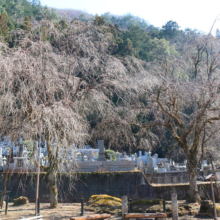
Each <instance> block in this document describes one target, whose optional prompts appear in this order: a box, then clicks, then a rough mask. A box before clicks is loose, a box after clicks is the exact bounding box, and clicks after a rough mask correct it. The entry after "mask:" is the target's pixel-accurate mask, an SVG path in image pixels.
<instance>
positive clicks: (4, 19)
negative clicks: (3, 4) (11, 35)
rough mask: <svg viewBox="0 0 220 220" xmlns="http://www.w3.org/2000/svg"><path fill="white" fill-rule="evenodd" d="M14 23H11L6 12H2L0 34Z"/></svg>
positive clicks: (11, 27) (6, 31)
mask: <svg viewBox="0 0 220 220" xmlns="http://www.w3.org/2000/svg"><path fill="white" fill-rule="evenodd" d="M14 28H15V27H14V25H13V23H12V22H11V20H10V18H9V17H8V14H7V12H3V13H2V14H1V15H0V34H1V35H2V36H5V35H6V34H7V33H8V31H10V30H12V29H14Z"/></svg>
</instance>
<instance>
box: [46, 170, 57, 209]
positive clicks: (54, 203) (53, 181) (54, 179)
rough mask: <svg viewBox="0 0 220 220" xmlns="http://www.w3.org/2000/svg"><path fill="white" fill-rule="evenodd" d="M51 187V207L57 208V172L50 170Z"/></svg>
mask: <svg viewBox="0 0 220 220" xmlns="http://www.w3.org/2000/svg"><path fill="white" fill-rule="evenodd" d="M48 179H49V189H50V208H57V205H58V188H57V173H54V172H51V171H49V173H48Z"/></svg>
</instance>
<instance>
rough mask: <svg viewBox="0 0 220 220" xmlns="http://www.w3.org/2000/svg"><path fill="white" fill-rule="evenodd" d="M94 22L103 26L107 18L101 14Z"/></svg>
mask: <svg viewBox="0 0 220 220" xmlns="http://www.w3.org/2000/svg"><path fill="white" fill-rule="evenodd" d="M94 24H95V25H97V26H102V25H106V22H105V19H104V18H103V17H100V16H96V17H95V20H94Z"/></svg>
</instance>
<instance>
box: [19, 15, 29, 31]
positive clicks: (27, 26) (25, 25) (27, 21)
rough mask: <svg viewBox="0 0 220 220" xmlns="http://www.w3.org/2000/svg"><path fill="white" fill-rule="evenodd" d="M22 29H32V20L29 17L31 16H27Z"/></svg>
mask: <svg viewBox="0 0 220 220" xmlns="http://www.w3.org/2000/svg"><path fill="white" fill-rule="evenodd" d="M20 28H21V29H23V30H26V31H30V30H31V20H30V18H29V16H27V17H26V18H25V21H24V24H22V25H21V26H20Z"/></svg>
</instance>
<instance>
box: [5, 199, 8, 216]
mask: <svg viewBox="0 0 220 220" xmlns="http://www.w3.org/2000/svg"><path fill="white" fill-rule="evenodd" d="M7 212H8V196H7V197H6V205H5V215H7Z"/></svg>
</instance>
